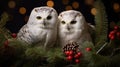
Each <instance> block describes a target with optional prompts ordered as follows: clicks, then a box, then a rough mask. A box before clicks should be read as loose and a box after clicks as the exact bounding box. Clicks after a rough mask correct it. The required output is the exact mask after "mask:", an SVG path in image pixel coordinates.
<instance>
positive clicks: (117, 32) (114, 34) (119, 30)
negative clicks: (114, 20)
mask: <svg viewBox="0 0 120 67" xmlns="http://www.w3.org/2000/svg"><path fill="white" fill-rule="evenodd" d="M109 38H110V40H114V39H115V38H117V39H120V27H119V26H114V30H113V31H111V32H110V34H109Z"/></svg>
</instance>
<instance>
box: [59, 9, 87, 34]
mask: <svg viewBox="0 0 120 67" xmlns="http://www.w3.org/2000/svg"><path fill="white" fill-rule="evenodd" d="M58 19H59V28H60V29H61V28H62V30H64V31H66V32H72V31H75V30H84V29H85V27H86V21H85V19H84V16H83V15H82V13H81V12H79V11H75V10H68V11H63V12H61V13H60V14H59V16H58Z"/></svg>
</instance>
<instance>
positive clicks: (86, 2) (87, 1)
mask: <svg viewBox="0 0 120 67" xmlns="http://www.w3.org/2000/svg"><path fill="white" fill-rule="evenodd" d="M85 4H87V5H93V4H94V0H85Z"/></svg>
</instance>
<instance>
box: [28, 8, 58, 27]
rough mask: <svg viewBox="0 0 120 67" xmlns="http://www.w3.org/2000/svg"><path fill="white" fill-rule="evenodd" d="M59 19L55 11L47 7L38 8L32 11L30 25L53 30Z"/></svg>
mask: <svg viewBox="0 0 120 67" xmlns="http://www.w3.org/2000/svg"><path fill="white" fill-rule="evenodd" d="M57 17H58V14H57V12H56V10H55V9H53V8H51V7H47V6H43V7H37V8H34V9H33V10H32V12H31V15H30V18H29V20H28V24H29V25H36V26H38V27H41V28H52V27H54V26H56V24H57V23H56V22H57V19H58V18H57Z"/></svg>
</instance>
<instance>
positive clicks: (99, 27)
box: [95, 0, 108, 45]
mask: <svg viewBox="0 0 120 67" xmlns="http://www.w3.org/2000/svg"><path fill="white" fill-rule="evenodd" d="M95 8H96V9H97V14H96V15H95V22H96V37H95V38H96V39H95V43H96V45H100V44H104V43H105V42H106V41H107V32H108V20H107V16H106V12H105V7H104V5H103V3H102V2H101V0H97V1H96V2H95Z"/></svg>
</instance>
